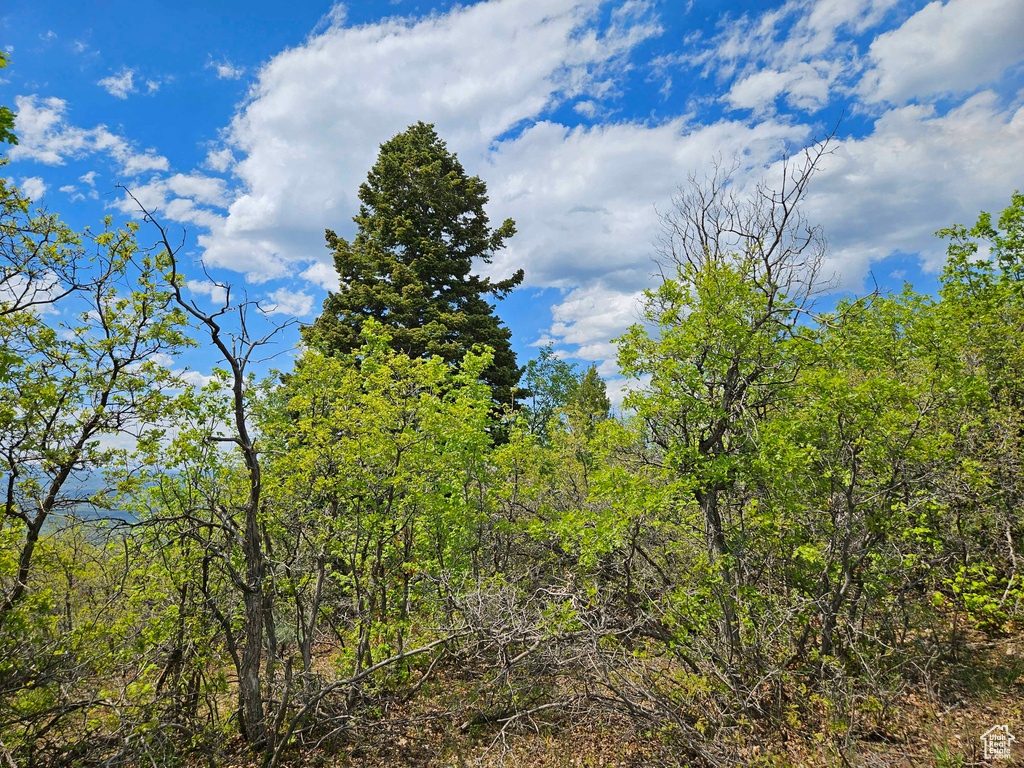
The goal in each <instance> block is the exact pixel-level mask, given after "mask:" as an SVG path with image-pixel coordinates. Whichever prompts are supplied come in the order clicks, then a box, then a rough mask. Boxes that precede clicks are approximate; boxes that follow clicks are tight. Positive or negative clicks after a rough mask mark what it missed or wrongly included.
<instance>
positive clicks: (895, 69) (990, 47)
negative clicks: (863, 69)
mask: <svg viewBox="0 0 1024 768" xmlns="http://www.w3.org/2000/svg"><path fill="white" fill-rule="evenodd" d="M868 57H869V58H870V60H871V62H872V65H873V66H872V68H871V69H870V70H869V71H868V72H867V73H866V74H865V75H864V79H863V80H862V81H861V83H860V86H859V91H860V94H861V96H862V97H863V98H864V99H865V100H866V101H883V100H885V101H891V102H894V103H904V102H906V101H907V100H909V99H912V98H915V97H920V98H928V97H930V96H934V95H936V94H943V93H963V92H967V91H972V90H974V89H976V88H978V87H980V86H983V85H985V84H987V83H989V82H991V81H992V80H995V79H996V78H997V77H999V76H1000V75H1001V74H1002V73H1003V72H1004V71H1005V70H1006V69H1007V67H1009V66H1011V65H1013V64H1017V63H1019V62H1021V61H1024V5H1022V4H1021V2H1020V0H948V2H946V3H941V2H938V1H937V0H936V2H931V3H929V4H928V5H926V6H925V7H924V8H922V9H921V10H920V11H918V12H917V13H915V14H914V15H913V16H911V17H910V18H909V19H907V21H906V22H905V23H904V24H903V25H902V26H901V27H899V28H898V29H894V30H892V31H890V32H886V33H884V34H882V35H879V36H878V37H877V38H876V39H875V40H874V42H872V43H871V47H870V49H869V52H868Z"/></svg>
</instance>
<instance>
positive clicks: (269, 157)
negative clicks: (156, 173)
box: [201, 0, 658, 278]
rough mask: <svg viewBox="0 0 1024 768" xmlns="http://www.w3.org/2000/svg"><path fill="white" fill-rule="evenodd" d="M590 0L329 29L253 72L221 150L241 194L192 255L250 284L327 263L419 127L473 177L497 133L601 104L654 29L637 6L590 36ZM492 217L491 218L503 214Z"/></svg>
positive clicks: (593, 24) (508, 5)
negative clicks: (330, 235)
mask: <svg viewBox="0 0 1024 768" xmlns="http://www.w3.org/2000/svg"><path fill="white" fill-rule="evenodd" d="M599 6H600V3H599V2H598V1H597V0H552V2H548V3H543V4H539V3H536V2H532V0H507V1H506V2H502V3H493V2H492V3H480V4H475V5H471V6H468V7H460V8H456V9H455V10H452V11H451V12H449V13H446V14H437V15H432V16H429V17H426V18H421V19H401V18H395V19H387V20H384V21H381V22H379V23H376V24H369V25H364V26H358V27H344V26H340V25H338V24H337V23H333V22H332V23H331V24H330V26H329V27H328V28H327V29H326V30H324V31H323V32H321V33H319V34H316V35H313V36H312V37H311V38H310V39H309V40H308V41H307V42H306V43H305V44H304V45H301V46H298V47H296V48H293V49H289V50H287V51H285V52H283V53H281V54H279V55H278V56H276V57H275V58H274V59H272V60H271V61H270V62H269V63H268V64H267V65H266V66H264V67H263V69H262V70H261V71H260V73H259V76H258V79H257V81H256V83H255V85H254V87H253V90H252V92H251V97H250V99H249V101H248V102H247V103H246V104H245V105H244V107H243V108H242V109H241V110H240V111H239V113H238V114H237V115H236V117H235V119H234V120H233V121H232V123H231V126H230V129H229V131H228V140H229V144H230V146H231V148H232V149H234V150H235V153H236V155H238V156H239V157H241V160H240V161H239V162H238V163H237V164H236V165H235V166H234V168H233V170H234V172H235V173H236V174H237V175H238V176H239V178H240V179H241V182H242V184H243V185H244V187H245V193H244V194H242V195H241V196H240V197H239V198H238V199H237V200H235V201H234V203H233V204H232V205H231V208H230V212H229V215H228V217H227V218H226V220H225V221H224V223H223V226H220V227H218V228H215V229H214V230H212V231H211V232H210V234H209V235H208V236H206V237H205V238H204V239H203V241H202V243H201V244H202V245H203V246H204V247H205V248H206V258H207V259H208V261H209V262H210V263H212V264H216V265H219V266H227V267H233V268H238V269H241V270H243V271H245V272H246V274H247V275H248V276H250V277H256V278H259V277H263V278H266V277H278V276H283V275H285V274H287V273H288V272H289V271H290V268H289V267H288V266H287V264H288V263H289V262H294V261H305V262H307V263H309V262H313V261H325V260H326V258H327V253H326V250H325V249H324V248H323V242H322V233H323V230H324V228H325V227H331V228H335V229H338V230H341V231H342V232H344V231H345V230H346V229H348V228H349V227H350V225H349V220H350V217H351V216H352V215H353V214H354V213H355V211H356V209H357V201H356V199H355V193H356V190H357V189H358V187H359V184H360V182H361V181H362V180H363V179H364V178H365V175H366V171H367V170H368V169H369V167H370V165H371V164H372V163H373V160H374V156H375V154H376V148H377V146H378V144H379V143H380V141H381V140H382V139H384V138H386V137H388V136H390V135H393V134H395V133H398V132H399V131H402V130H404V129H405V128H406V127H407V126H408V125H409V124H410V123H413V122H415V121H416V120H420V119H422V120H425V121H429V122H433V123H435V124H437V126H438V131H439V133H440V134H441V135H442V136H443V137H444V138H445V139H446V140H447V141H448V143H449V145H450V147H451V148H452V149H453V150H455V151H457V152H459V154H460V156H461V157H462V158H463V160H464V162H465V163H466V164H467V166H468V167H469V168H471V169H474V170H475V167H476V165H475V164H476V162H477V159H478V158H482V157H484V156H486V154H487V151H488V148H489V147H490V145H491V144H492V143H493V142H494V141H495V140H496V139H499V138H500V137H501V136H502V135H503V134H504V133H506V132H507V131H509V130H510V129H512V128H514V127H515V126H517V125H518V124H520V123H521V122H522V121H524V120H531V119H536V118H537V117H538V116H539V115H541V114H543V113H544V112H545V111H546V110H549V109H550V108H552V107H553V106H555V105H557V104H559V103H562V102H563V101H566V100H569V99H574V100H575V99H584V98H601V97H603V96H606V95H607V94H608V92H609V91H608V82H609V79H610V78H612V77H614V74H615V64H616V63H617V62H621V60H622V57H623V56H625V55H627V54H628V53H629V51H630V50H632V48H633V47H635V46H636V45H637V44H638V43H639V42H641V41H642V40H644V39H647V38H649V37H650V36H652V35H654V34H656V33H657V31H658V27H657V24H656V21H655V20H654V19H653V17H652V15H651V12H650V11H649V9H648V8H647V6H646V5H645V4H643V3H637V2H630V3H627V4H625V5H624V6H621V7H620V8H619V10H618V12H617V13H613V18H612V20H611V22H610V23H608V24H606V25H605V26H603V27H602V26H599V23H600V13H599V11H600V8H599ZM499 213H500V212H499Z"/></svg>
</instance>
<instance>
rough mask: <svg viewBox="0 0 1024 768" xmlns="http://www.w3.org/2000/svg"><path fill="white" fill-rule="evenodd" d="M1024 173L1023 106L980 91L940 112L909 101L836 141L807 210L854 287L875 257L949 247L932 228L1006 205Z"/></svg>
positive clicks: (933, 252)
mask: <svg viewBox="0 0 1024 768" xmlns="http://www.w3.org/2000/svg"><path fill="white" fill-rule="evenodd" d="M1021 179H1024V107H1018V108H1016V109H1013V108H1006V107H1004V106H1002V104H1001V101H1000V99H999V97H998V96H997V95H996V94H994V93H992V92H991V91H983V92H981V93H979V94H976V95H974V96H972V97H971V98H969V99H968V100H966V101H965V102H963V103H962V104H960V105H958V106H956V107H954V108H953V109H950V110H949V111H948V112H946V113H940V112H939V111H938V110H937V109H936V108H935V107H933V106H928V105H909V106H905V107H901V108H898V109H893V110H890V111H887V112H886V113H884V114H883V115H882V116H881V117H880V118H879V119H878V120H877V121H876V122H875V124H874V129H873V130H872V131H871V132H870V133H869V134H868V135H866V136H864V137H863V138H851V139H846V140H843V141H841V142H839V143H838V145H837V148H836V151H835V153H834V154H833V155H831V156H830V157H828V158H826V161H825V165H824V170H823V171H822V172H821V173H820V174H819V176H818V177H817V178H815V179H814V181H813V182H812V186H811V194H810V195H809V197H808V199H807V206H806V213H807V214H808V216H809V217H810V218H811V219H812V220H814V221H817V222H819V223H821V225H822V226H823V228H824V230H825V232H826V234H827V236H828V238H829V240H830V242H831V244H832V266H833V267H835V268H836V269H837V271H839V272H840V273H841V274H842V276H843V277H844V278H845V283H846V285H847V286H849V287H853V288H859V287H860V280H861V278H862V277H863V276H864V274H865V273H866V271H867V269H868V267H869V265H870V263H871V262H873V261H877V260H880V259H882V258H885V257H886V256H889V255H890V254H892V253H896V252H902V253H908V254H921V255H922V256H923V257H924V258H925V260H926V262H927V263H929V264H930V265H931V266H932V267H935V266H937V265H938V264H939V262H940V261H941V259H942V258H943V256H944V246H943V244H942V243H941V242H940V241H937V240H936V238H935V237H934V233H935V231H936V230H938V229H940V228H942V227H944V226H948V225H949V224H951V223H952V222H954V221H956V222H960V223H969V222H972V221H973V220H974V219H975V218H976V216H977V214H978V211H979V210H989V211H994V210H1000V209H1001V208H1003V207H1005V206H1006V204H1007V202H1008V201H1009V195H1010V193H1011V192H1012V191H1013V190H1014V189H1016V188H1019V187H1020V186H1021Z"/></svg>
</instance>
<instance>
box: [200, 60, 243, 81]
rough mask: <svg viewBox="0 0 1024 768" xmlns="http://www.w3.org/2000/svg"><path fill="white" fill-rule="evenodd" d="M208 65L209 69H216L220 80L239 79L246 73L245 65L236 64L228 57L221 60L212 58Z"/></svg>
mask: <svg viewBox="0 0 1024 768" xmlns="http://www.w3.org/2000/svg"><path fill="white" fill-rule="evenodd" d="M206 66H207V68H208V69H214V70H216V72H217V78H218V79H220V80H238V79H239V78H240V77H241V76H242V75H244V74H245V67H240V66H236V65H234V64H232V63H231V62H230V61H228V60H227V59H222V60H221V61H214V60H213V59H210V61H209V62H208V63H207V65H206Z"/></svg>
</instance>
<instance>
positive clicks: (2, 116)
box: [0, 52, 18, 144]
mask: <svg viewBox="0 0 1024 768" xmlns="http://www.w3.org/2000/svg"><path fill="white" fill-rule="evenodd" d="M9 61H10V59H9V58H8V57H7V55H6V54H4V53H2V52H0V69H5V68H6V67H7V64H8V62H9ZM16 117H17V115H16V114H14V113H13V112H11V110H9V109H8V108H7V107H4V106H0V143H7V144H17V143H18V137H17V136H15V135H14V118H16Z"/></svg>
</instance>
